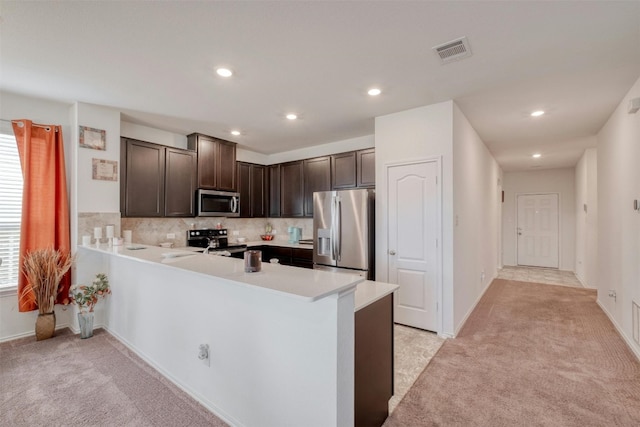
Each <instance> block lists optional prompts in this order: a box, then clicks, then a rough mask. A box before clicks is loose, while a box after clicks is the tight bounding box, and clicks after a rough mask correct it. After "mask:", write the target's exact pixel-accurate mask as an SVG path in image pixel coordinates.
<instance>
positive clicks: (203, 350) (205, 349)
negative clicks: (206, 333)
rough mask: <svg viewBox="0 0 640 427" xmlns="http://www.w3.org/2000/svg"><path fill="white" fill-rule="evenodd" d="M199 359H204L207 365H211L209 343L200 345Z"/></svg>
mask: <svg viewBox="0 0 640 427" xmlns="http://www.w3.org/2000/svg"><path fill="white" fill-rule="evenodd" d="M198 359H200V360H202V363H204V364H205V366H209V367H210V366H211V360H210V359H209V344H200V347H198Z"/></svg>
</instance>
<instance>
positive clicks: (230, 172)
mask: <svg viewBox="0 0 640 427" xmlns="http://www.w3.org/2000/svg"><path fill="white" fill-rule="evenodd" d="M217 142H218V153H217V154H218V159H217V161H216V166H217V171H216V186H217V189H218V190H222V191H236V144H234V143H233V142H228V141H222V140H218V141H217Z"/></svg>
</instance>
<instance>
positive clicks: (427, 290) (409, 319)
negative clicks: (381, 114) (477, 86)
mask: <svg viewBox="0 0 640 427" xmlns="http://www.w3.org/2000/svg"><path fill="white" fill-rule="evenodd" d="M439 177H440V163H439V161H438V160H430V161H428V160H426V161H421V162H414V163H404V164H399V165H390V166H387V189H388V204H387V209H388V211H387V213H388V253H387V260H388V265H389V282H390V283H395V284H397V285H399V286H400V288H399V289H398V291H397V294H396V298H395V307H394V321H395V322H396V323H400V324H403V325H407V326H413V327H416V328H420V329H426V330H429V331H438V327H439V324H438V301H439V294H440V289H439V283H440V282H439V281H440V269H439V260H440V256H439V251H440V248H439V242H438V240H439V238H440V235H441V226H440V209H441V208H440V206H441V202H440V187H439Z"/></svg>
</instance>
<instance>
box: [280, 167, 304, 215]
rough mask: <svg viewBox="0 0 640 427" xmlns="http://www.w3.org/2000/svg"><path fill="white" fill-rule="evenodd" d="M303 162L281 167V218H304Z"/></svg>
mask: <svg viewBox="0 0 640 427" xmlns="http://www.w3.org/2000/svg"><path fill="white" fill-rule="evenodd" d="M303 176H304V168H303V163H302V160H298V161H296V162H288V163H282V164H281V165H280V216H282V217H284V218H287V217H298V216H304V201H303V199H304V186H303Z"/></svg>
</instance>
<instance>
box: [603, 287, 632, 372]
mask: <svg viewBox="0 0 640 427" xmlns="http://www.w3.org/2000/svg"><path fill="white" fill-rule="evenodd" d="M596 304H598V306H599V307H600V309H602V311H603V312H604V314H606V315H607V317H608V318H609V320H610V321H611V323H613V327H614V328H616V331H618V334H620V336H621V337H622V339H623V340H624V342H625V343H626V344H627V347H629V350H631V352H632V353H633V354H634V356H636V359H638V362H640V348H638V346H637V345H636V344H635V343H634V341H633V340H632V339H631V338H629V337H628V336H627V334H625V333H624V330H623V329H622V328H621V327H620V325H618V322H616V319H615V318H614V317H613V315H612V314H611V313H609V310H607V309H606V307H605V306H604V305H603V304H602V303H601V302H600V299H596Z"/></svg>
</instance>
